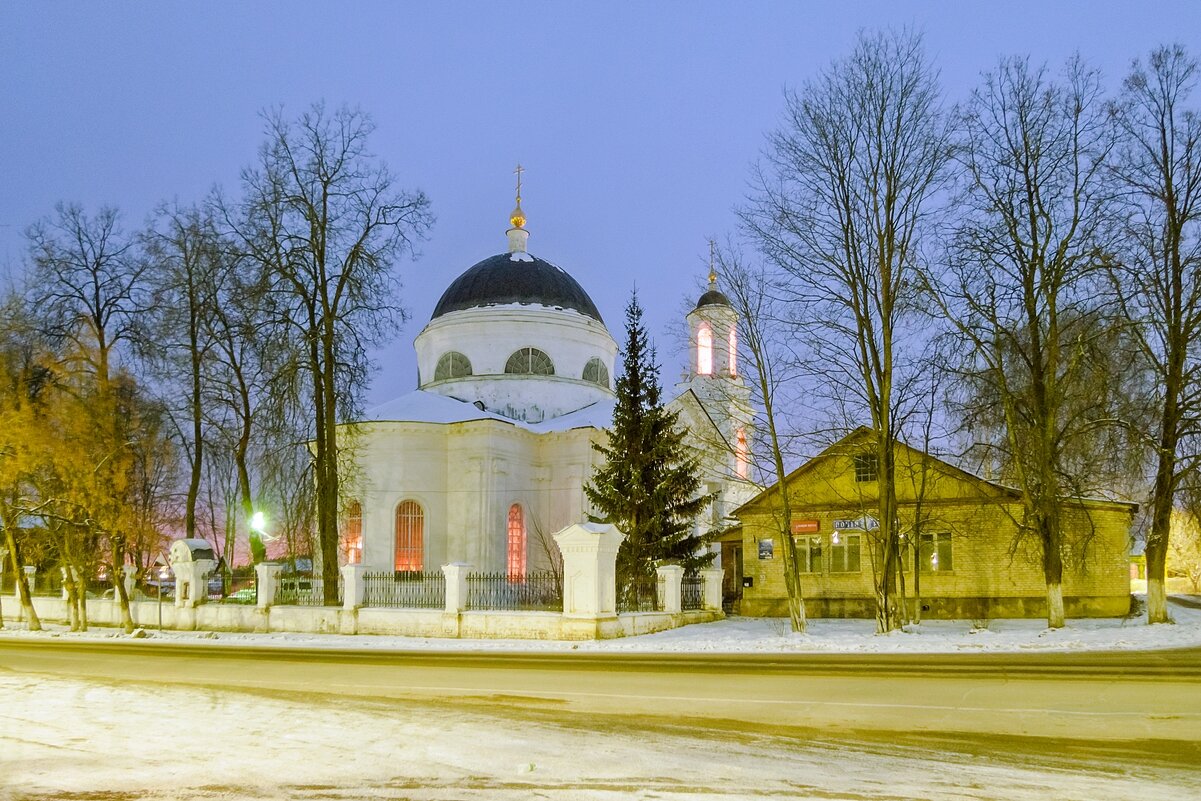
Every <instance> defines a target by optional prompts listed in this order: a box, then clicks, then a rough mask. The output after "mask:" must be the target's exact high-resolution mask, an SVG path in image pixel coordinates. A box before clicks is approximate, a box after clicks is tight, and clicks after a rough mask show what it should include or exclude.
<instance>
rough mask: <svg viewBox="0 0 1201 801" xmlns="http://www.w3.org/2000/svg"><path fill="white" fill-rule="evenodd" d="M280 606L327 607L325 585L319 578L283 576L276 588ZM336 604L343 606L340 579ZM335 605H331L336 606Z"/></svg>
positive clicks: (340, 580)
mask: <svg viewBox="0 0 1201 801" xmlns="http://www.w3.org/2000/svg"><path fill="white" fill-rule="evenodd" d="M275 604H276V605H278V606H325V605H326V603H325V584H324V582H322V580H321V579H319V578H307V577H297V576H283V577H282V578H280V580H279V584H278V585H276V587H275ZM334 604H336V605H338V606H341V605H342V579H341V577H339V579H338V597H337V598H336V599H335V600H334ZM334 604H331V606H332V605H334Z"/></svg>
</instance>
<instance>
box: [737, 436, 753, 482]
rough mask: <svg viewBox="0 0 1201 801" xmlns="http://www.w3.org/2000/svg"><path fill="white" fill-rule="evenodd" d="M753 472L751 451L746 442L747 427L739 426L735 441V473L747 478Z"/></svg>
mask: <svg viewBox="0 0 1201 801" xmlns="http://www.w3.org/2000/svg"><path fill="white" fill-rule="evenodd" d="M750 474H751V452H750V449H749V448H748V447H747V443H746V429H745V428H739V429H738V434H737V435H736V439H735V442H734V475H736V476H738V477H739V478H746V477H747V476H749V475H750Z"/></svg>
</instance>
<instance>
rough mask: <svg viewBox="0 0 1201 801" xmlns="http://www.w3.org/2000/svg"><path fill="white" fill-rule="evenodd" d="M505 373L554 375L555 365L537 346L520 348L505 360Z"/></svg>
mask: <svg viewBox="0 0 1201 801" xmlns="http://www.w3.org/2000/svg"><path fill="white" fill-rule="evenodd" d="M505 372H506V373H517V374H521V375H554V374H555V365H554V364H553V363H552V362H551V360H550V357H549V356H547V355H546V354H545V353H543V352H542V351H540V350H538V349H537V348H522V349H521V350H519V351H517V352H516V353H514V354H513V355H512V356H510V357H509V361H507V362H505Z"/></svg>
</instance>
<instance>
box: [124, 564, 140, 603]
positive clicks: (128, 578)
mask: <svg viewBox="0 0 1201 801" xmlns="http://www.w3.org/2000/svg"><path fill="white" fill-rule="evenodd" d="M122 567H123V568H124V571H125V578H123V579H122V581H123V582H124V583H125V597H126V598H129V599H130V600H133V579H134V576H135V575H137V572H138V569H137V567H135V566H134V565H122Z"/></svg>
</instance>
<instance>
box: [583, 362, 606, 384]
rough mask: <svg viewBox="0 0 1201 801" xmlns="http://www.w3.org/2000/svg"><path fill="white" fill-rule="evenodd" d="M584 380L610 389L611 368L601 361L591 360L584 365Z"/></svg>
mask: <svg viewBox="0 0 1201 801" xmlns="http://www.w3.org/2000/svg"><path fill="white" fill-rule="evenodd" d="M584 380H585V381H590V382H592V383H593V384H599V385H601V386H602V387H604V388H605V389H608V388H609V368H607V367H605V363H604V362H602V361H601V360H600V359H589V360H588V363H587V364H585V365H584Z"/></svg>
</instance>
